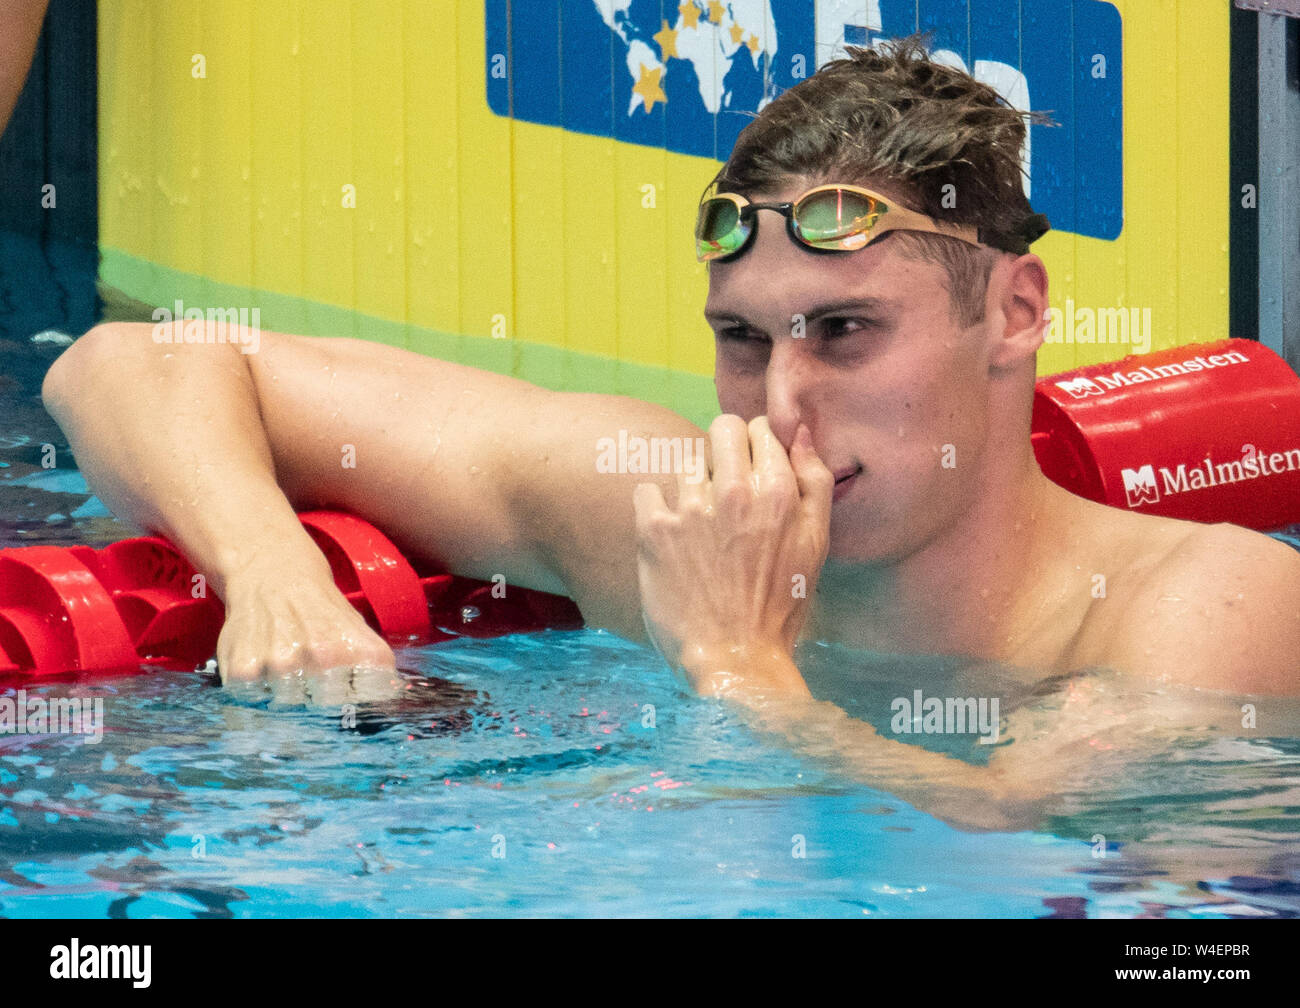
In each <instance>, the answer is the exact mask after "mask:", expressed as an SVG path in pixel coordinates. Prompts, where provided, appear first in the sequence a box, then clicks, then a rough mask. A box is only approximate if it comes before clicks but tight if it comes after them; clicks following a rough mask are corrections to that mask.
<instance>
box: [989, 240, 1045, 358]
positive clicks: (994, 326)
mask: <svg viewBox="0 0 1300 1008" xmlns="http://www.w3.org/2000/svg"><path fill="white" fill-rule="evenodd" d="M984 308H985V321H986V322H987V323H988V324H989V325H990V332H989V339H990V340H991V341H992V342H991V345H990V347H989V366H990V367H991V368H993V369H995V370H1001V371H1007V370H1012V369H1014V368H1016V367H1019V366H1020V365H1022V364H1024V363H1025V362H1026V361H1033V359H1034V355H1035V354H1036V353H1037V352H1038V348H1039V347H1040V346H1042V345H1043V336H1044V330H1045V326H1046V323H1045V321H1044V319H1045V317H1046V316H1047V308H1048V305H1047V267H1046V266H1045V265H1043V261H1042V260H1041V259H1039V258H1038V256H1036V255H1034V254H1033V253H1029V254H1026V255H1022V256H1018V257H1015V258H1012V257H1011V256H1004V257H1003V258H1002V259H1001V261H999V262H998V263H997V264H996V265H995V266H994V267H993V273H992V275H991V276H990V277H989V286H988V290H987V291H986V293H985V306H984Z"/></svg>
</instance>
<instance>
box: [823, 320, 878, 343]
mask: <svg viewBox="0 0 1300 1008" xmlns="http://www.w3.org/2000/svg"><path fill="white" fill-rule="evenodd" d="M873 324H874V323H873V322H871V321H870V320H869V319H860V318H839V317H830V318H824V319H821V320H820V322H819V325H820V327H821V335H822V336H823V337H824V338H825V339H831V340H833V339H839V338H841V337H844V336H852V335H853V334H854V333H859V332H863V331H865V330H868V329H870V328H871V327H872V325H873Z"/></svg>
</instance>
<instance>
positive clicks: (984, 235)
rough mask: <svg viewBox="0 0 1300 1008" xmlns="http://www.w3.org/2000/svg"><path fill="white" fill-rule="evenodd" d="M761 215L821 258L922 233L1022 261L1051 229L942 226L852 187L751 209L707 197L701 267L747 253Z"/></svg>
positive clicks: (699, 223)
mask: <svg viewBox="0 0 1300 1008" xmlns="http://www.w3.org/2000/svg"><path fill="white" fill-rule="evenodd" d="M759 210H775V211H776V212H777V213H779V214H781V215H782V216H784V217H785V219H786V227H787V230H788V231H789V232H790V237H791V239H793V240H794V241H796V242H798V243H799V244H800V245H805V246H807V247H808V248H811V249H816V250H818V251H821V252H855V251H857V250H858V249H860V248H865V247H866V246H867V245H870V244H871V243H872V242H873V241H876V240H877V239H878V238H880V237H882V236H883V235H886V234H888V233H889V232H890V231H923V232H926V233H928V234H938V235H947V236H948V237H949V238H956V239H958V240H959V241H964V242H967V243H968V244H971V245H988V246H991V247H993V248H997V249H1001V250H1002V251H1004V252H1015V253H1017V254H1020V255H1023V254H1024V253H1025V252H1028V251H1029V243H1030V242H1033V241H1036V240H1037V239H1039V238H1041V237H1042V236H1043V234H1044V233H1045V232H1046V231H1047V229H1048V224H1047V218H1046V217H1044V216H1043V215H1042V214H1034V215H1032V216H1031V217H1030V218H1029V219H1028V220H1027V221H1026V223H1025V226H1024V227H1023V228H1022V229H1021V233H1020V234H1017V235H1006V234H1002V233H1000V232H995V231H990V230H987V229H984V228H974V227H970V226H962V225H956V224H944V223H941V222H939V221H936V220H935V219H934V218H932V217H927V216H926V215H925V214H922V213H917V212H916V211H915V210H909V209H907V207H903V206H899V205H898V204H897V203H891V202H890V201H889V200H887V199H886V198H885V197H884V196H881V195H880V194H879V193H875V192H872V191H871V190H870V189H861V188H859V187H858V186H851V185H821V186H817V187H816V188H814V189H809V190H808V191H807V192H806V193H804V194H803V195H802V196H800V197H799V198H798V199H797V200H795V201H794V202H793V203H751V202H749V200H747V199H745V197H744V196H739V195H737V194H736V193H716V194H714V195H713V196H707V195H706V197H705V199H704V200H702V201H701V203H700V214H699V217H698V219H697V220H696V223H695V254H696V257H697V258H698V259H699V261H700V262H710V261H713V260H721V259H727V258H730V257H731V256H735V255H739V254H740V253H741V252H743V251H744V250H745V249H746V247H747V246H748V245H749V243H750V241H751V240H752V239H753V237H754V231H755V230H756V228H755V216H756V215H757V213H758V211H759Z"/></svg>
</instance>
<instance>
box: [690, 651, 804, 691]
mask: <svg viewBox="0 0 1300 1008" xmlns="http://www.w3.org/2000/svg"><path fill="white" fill-rule="evenodd" d="M679 661H680V664H681V666H682V669H683V670H684V671H685V673H686V678H687V681H688V682H689V683H690V684H691V687H692V688H693V689H694V690H695V691H696V692H697V693H699V694H700V695H701V696H722V697H736V698H746V697H753V696H758V695H782V696H787V697H791V696H796V697H810V696H811V695H812V694H811V693H809V691H808V686H807V684H806V683H805V682H804V679H803V675H802V674H801V673H800V672H799V668H798V666H797V665H795V663H794V658H793V657H792V656H791V654H790V651H789V650H788V649H787V648H786V647H785V646H784V645H783V644H780V643H766V642H764V643H760V642H745V643H740V642H736V643H728V644H710V645H704V644H696V645H687V646H685V647H683V648H682V651H681V656H680V659H679Z"/></svg>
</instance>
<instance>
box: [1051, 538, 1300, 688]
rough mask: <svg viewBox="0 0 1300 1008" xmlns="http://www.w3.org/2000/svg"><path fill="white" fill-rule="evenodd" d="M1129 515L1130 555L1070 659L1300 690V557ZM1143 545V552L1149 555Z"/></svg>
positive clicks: (1172, 676) (1192, 680)
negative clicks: (1127, 562)
mask: <svg viewBox="0 0 1300 1008" xmlns="http://www.w3.org/2000/svg"><path fill="white" fill-rule="evenodd" d="M1122 517H1123V518H1125V519H1129V520H1128V521H1126V522H1124V528H1125V529H1126V530H1128V531H1129V532H1130V533H1136V535H1132V534H1131V535H1130V536H1129V538H1128V539H1127V540H1123V539H1121V540H1120V542H1121V543H1125V545H1120V546H1117V547H1116V548H1117V549H1118V550H1121V551H1122V550H1124V549H1128V550H1130V551H1131V553H1130V555H1131V556H1132V557H1133V560H1132V562H1131V563H1130V565H1129V567H1128V569H1127V570H1124V571H1123V572H1122V573H1120V574H1119V576H1118V577H1117V578H1116V579H1115V580H1114V582H1113V585H1112V590H1109V591H1108V600H1107V601H1106V602H1101V603H1094V606H1093V612H1092V613H1090V614H1089V618H1088V619H1087V620H1085V621H1084V626H1083V628H1082V630H1081V633H1080V638H1079V641H1078V643H1077V645H1076V647H1075V651H1074V655H1073V661H1072V664H1073V665H1075V666H1076V667H1082V666H1093V667H1105V668H1111V669H1115V670H1117V671H1120V672H1126V673H1130V674H1133V675H1135V676H1139V677H1141V678H1144V679H1156V680H1164V681H1167V682H1171V683H1179V684H1182V685H1185V686H1195V687H1201V688H1205V689H1215V690H1227V691H1233V692H1243V693H1263V694H1297V693H1300V553H1297V552H1296V551H1295V550H1293V549H1291V548H1290V547H1288V546H1286V545H1285V544H1283V543H1281V542H1278V541H1277V540H1276V539H1272V538H1270V537H1269V536H1265V535H1262V534H1260V533H1258V532H1253V531H1251V530H1249V529H1245V528H1242V527H1240V526H1236V525H1229V524H1219V525H1203V524H1198V523H1194V522H1181V521H1172V520H1169V519H1160V518H1149V517H1145V516H1138V515H1133V516H1128V515H1124V516H1122ZM1144 547H1145V552H1144Z"/></svg>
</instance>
